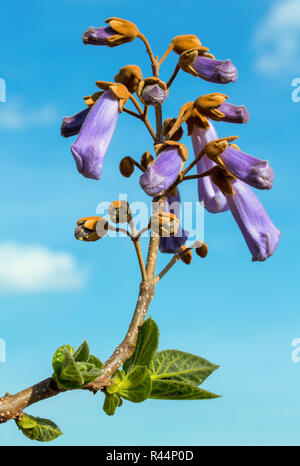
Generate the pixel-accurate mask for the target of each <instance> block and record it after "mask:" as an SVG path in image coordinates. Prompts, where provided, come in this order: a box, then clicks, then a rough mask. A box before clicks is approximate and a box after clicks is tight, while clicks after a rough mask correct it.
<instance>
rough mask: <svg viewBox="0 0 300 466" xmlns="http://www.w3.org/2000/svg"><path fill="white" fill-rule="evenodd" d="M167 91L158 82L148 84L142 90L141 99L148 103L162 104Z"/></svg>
mask: <svg viewBox="0 0 300 466" xmlns="http://www.w3.org/2000/svg"><path fill="white" fill-rule="evenodd" d="M167 95H168V92H167V91H165V90H164V89H162V88H161V87H160V86H159V85H158V84H148V85H147V86H145V87H144V89H143V92H142V99H143V101H144V102H145V103H146V104H148V105H157V104H163V103H164V101H165V100H166V98H167Z"/></svg>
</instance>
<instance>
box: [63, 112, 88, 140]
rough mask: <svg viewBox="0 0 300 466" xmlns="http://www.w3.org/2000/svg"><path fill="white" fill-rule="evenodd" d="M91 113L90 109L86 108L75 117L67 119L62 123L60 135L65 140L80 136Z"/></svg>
mask: <svg viewBox="0 0 300 466" xmlns="http://www.w3.org/2000/svg"><path fill="white" fill-rule="evenodd" d="M89 111H90V109H89V108H85V109H84V110H82V111H81V112H78V113H76V114H75V115H72V116H70V117H65V118H64V119H63V121H62V125H61V128H60V134H61V135H62V136H63V137H65V138H68V137H70V136H75V134H78V133H79V131H80V129H81V126H82V125H83V122H84V120H85V119H86V117H87V114H88V113H89Z"/></svg>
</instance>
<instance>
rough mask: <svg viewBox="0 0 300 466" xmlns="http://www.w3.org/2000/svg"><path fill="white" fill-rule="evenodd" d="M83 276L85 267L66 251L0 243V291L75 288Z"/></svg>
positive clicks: (76, 288)
mask: <svg viewBox="0 0 300 466" xmlns="http://www.w3.org/2000/svg"><path fill="white" fill-rule="evenodd" d="M86 277H87V273H86V270H82V268H81V267H80V266H79V265H78V263H77V261H76V260H75V258H74V257H73V256H72V255H70V254H69V253H66V252H53V251H50V250H48V249H46V248H44V247H41V246H37V245H21V244H16V243H0V292H45V291H65V290H78V289H80V288H82V286H83V285H84V283H85V280H86Z"/></svg>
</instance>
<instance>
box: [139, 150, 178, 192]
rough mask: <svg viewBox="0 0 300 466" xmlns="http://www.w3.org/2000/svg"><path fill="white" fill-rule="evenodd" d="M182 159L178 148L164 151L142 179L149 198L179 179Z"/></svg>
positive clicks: (142, 184) (141, 181) (141, 183)
mask: <svg viewBox="0 0 300 466" xmlns="http://www.w3.org/2000/svg"><path fill="white" fill-rule="evenodd" d="M182 163H183V161H182V158H181V156H180V154H179V151H178V148H177V147H176V146H174V147H172V146H169V147H167V148H166V149H165V150H163V151H162V152H161V153H160V154H159V156H158V157H157V158H156V159H155V160H154V162H153V163H152V164H151V165H150V166H149V167H148V168H147V170H146V171H145V173H143V174H142V176H141V177H140V185H141V187H142V188H143V190H144V191H145V193H147V194H148V195H149V196H155V195H156V194H158V193H160V192H161V191H164V190H165V189H167V188H168V187H169V186H170V185H171V184H172V183H173V182H174V181H175V180H176V178H177V177H178V175H179V173H180V171H181V168H182Z"/></svg>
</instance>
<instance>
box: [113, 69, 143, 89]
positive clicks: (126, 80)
mask: <svg viewBox="0 0 300 466" xmlns="http://www.w3.org/2000/svg"><path fill="white" fill-rule="evenodd" d="M142 79H143V74H142V71H141V68H140V67H139V66H137V65H127V66H123V68H121V69H120V71H119V73H118V74H116V76H115V77H114V80H115V81H116V83H120V84H124V86H126V87H127V89H128V90H129V92H135V91H136V90H137V87H138V85H139V82H140V81H142Z"/></svg>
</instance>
